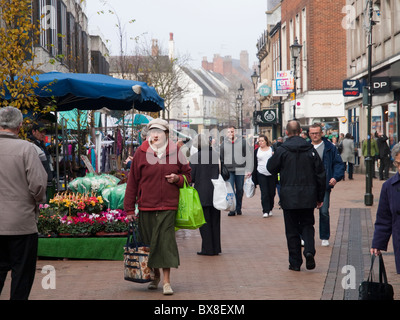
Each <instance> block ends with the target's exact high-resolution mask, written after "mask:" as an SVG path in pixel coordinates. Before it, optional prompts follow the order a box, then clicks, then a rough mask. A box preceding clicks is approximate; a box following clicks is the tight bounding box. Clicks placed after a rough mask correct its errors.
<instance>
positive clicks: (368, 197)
mask: <svg viewBox="0 0 400 320" xmlns="http://www.w3.org/2000/svg"><path fill="white" fill-rule="evenodd" d="M368 5H369V28H368V116H367V122H368V123H367V131H368V132H367V137H368V139H367V157H366V158H365V165H366V173H365V178H366V181H365V195H364V204H365V205H366V206H372V205H373V203H374V195H373V194H372V177H373V169H374V168H373V163H374V162H373V159H372V156H371V139H372V135H371V110H372V27H373V25H374V24H375V22H374V21H373V20H372V17H373V13H374V8H373V6H372V0H369V1H368Z"/></svg>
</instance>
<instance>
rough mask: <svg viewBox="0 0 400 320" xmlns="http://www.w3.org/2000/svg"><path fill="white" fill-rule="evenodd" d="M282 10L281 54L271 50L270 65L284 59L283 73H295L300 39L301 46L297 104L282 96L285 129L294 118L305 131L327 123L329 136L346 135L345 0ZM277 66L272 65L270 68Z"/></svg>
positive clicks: (297, 3) (295, 2)
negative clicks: (296, 46)
mask: <svg viewBox="0 0 400 320" xmlns="http://www.w3.org/2000/svg"><path fill="white" fill-rule="evenodd" d="M269 2H276V1H273V0H271V1H269ZM279 5H280V9H279V10H280V14H281V19H280V22H279V23H280V30H279V33H278V34H279V38H280V39H279V42H280V51H279V50H278V51H276V50H272V49H271V50H270V53H271V55H272V57H271V61H276V60H277V55H278V54H279V55H280V62H281V65H280V67H281V71H289V70H291V71H294V59H293V57H292V55H291V51H290V46H291V45H292V44H293V43H294V42H295V39H297V41H298V43H299V44H300V45H301V46H302V49H301V52H300V56H299V58H298V59H296V70H295V71H296V72H295V74H296V81H295V87H296V97H295V100H292V99H293V98H291V97H290V96H288V95H285V96H281V104H282V125H283V127H284V126H285V125H286V123H287V121H289V120H291V119H293V118H294V117H295V118H296V119H298V120H299V121H300V122H301V124H302V126H304V127H307V126H308V125H310V124H312V123H314V122H323V123H325V124H326V127H325V128H326V131H327V133H328V134H331V133H333V134H334V135H336V134H337V133H338V132H346V129H347V128H346V126H345V125H344V124H343V123H342V121H341V120H342V119H343V117H344V115H345V112H344V98H343V94H342V81H343V80H344V79H345V78H346V61H347V57H346V30H345V29H344V28H343V27H342V20H343V17H344V14H343V13H342V8H343V7H344V6H345V5H346V1H345V0H337V1H319V0H290V1H289V0H282V1H280V4H279ZM269 30H273V28H270V29H269ZM276 32H277V30H275V37H276ZM269 36H271V35H269ZM275 41H277V40H275ZM274 65H277V64H276V63H275V64H273V63H272V62H271V68H272V67H273V66H274ZM275 75H276V73H274V76H275ZM262 80H263V79H261V81H262ZM294 107H295V108H296V109H295V113H294Z"/></svg>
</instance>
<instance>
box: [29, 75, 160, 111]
mask: <svg viewBox="0 0 400 320" xmlns="http://www.w3.org/2000/svg"><path fill="white" fill-rule="evenodd" d="M37 82H38V84H39V87H38V88H37V89H36V90H35V93H36V94H37V96H38V98H39V103H40V104H42V105H47V104H49V102H51V101H52V100H55V103H56V105H57V111H69V110H72V109H75V108H77V109H80V110H98V109H101V108H107V109H110V110H130V109H132V108H135V109H136V110H140V111H152V112H156V111H160V110H163V109H164V99H162V98H161V97H160V96H159V95H158V94H157V92H156V90H155V89H154V88H153V87H150V86H148V85H147V84H146V83H145V82H140V81H133V80H124V79H117V78H113V77H111V76H107V75H103V74H92V73H62V72H48V73H43V74H40V75H39V76H38V81H37Z"/></svg>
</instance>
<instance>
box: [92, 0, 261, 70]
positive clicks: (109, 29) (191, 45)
mask: <svg viewBox="0 0 400 320" xmlns="http://www.w3.org/2000/svg"><path fill="white" fill-rule="evenodd" d="M104 2H105V1H104V0H86V3H87V8H86V9H87V16H88V19H89V31H90V32H93V31H96V30H100V32H101V34H102V35H103V38H105V39H107V40H109V41H110V42H108V48H109V49H110V51H111V54H112V55H114V54H118V53H119V44H118V30H117V28H116V23H117V19H116V17H115V15H111V14H109V13H108V10H109V9H111V10H113V11H115V12H116V14H117V15H118V16H119V18H120V19H121V21H122V25H124V26H125V30H126V32H127V34H128V36H127V38H135V37H137V36H139V37H141V38H142V39H146V40H147V42H150V41H151V39H158V40H159V42H160V43H161V46H162V47H164V48H166V49H167V48H168V41H169V33H170V32H172V33H174V40H175V53H176V54H178V55H190V57H191V59H192V61H191V65H192V66H193V67H195V68H199V67H201V61H202V58H203V56H206V57H207V58H208V61H212V59H213V56H214V54H216V53H218V54H220V55H221V56H226V55H230V56H232V58H234V59H239V56H240V51H242V50H247V51H248V52H249V61H250V67H251V66H252V65H253V63H254V62H256V61H257V58H256V56H255V55H256V43H257V40H258V38H259V37H260V36H261V34H262V32H263V30H265V28H266V16H265V10H266V7H267V5H266V3H267V0H250V1H246V2H245V1H243V0H200V1H198V0H145V1H144V0H141V1H138V0H107V1H106V4H104ZM100 10H103V11H104V14H101V15H99V14H97V12H98V11H100ZM132 19H135V22H134V23H128V21H130V20H132ZM125 43H128V44H129V47H128V50H127V52H128V54H129V53H132V52H133V50H132V49H131V48H133V47H134V41H133V40H129V39H128V40H127V41H126V42H125Z"/></svg>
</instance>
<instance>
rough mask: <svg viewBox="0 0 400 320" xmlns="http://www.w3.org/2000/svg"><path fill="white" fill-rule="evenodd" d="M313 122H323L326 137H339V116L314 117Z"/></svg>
mask: <svg viewBox="0 0 400 320" xmlns="http://www.w3.org/2000/svg"><path fill="white" fill-rule="evenodd" d="M313 123H321V124H322V131H323V133H324V135H325V137H326V138H328V139H331V138H332V137H339V119H338V118H314V119H313Z"/></svg>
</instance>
